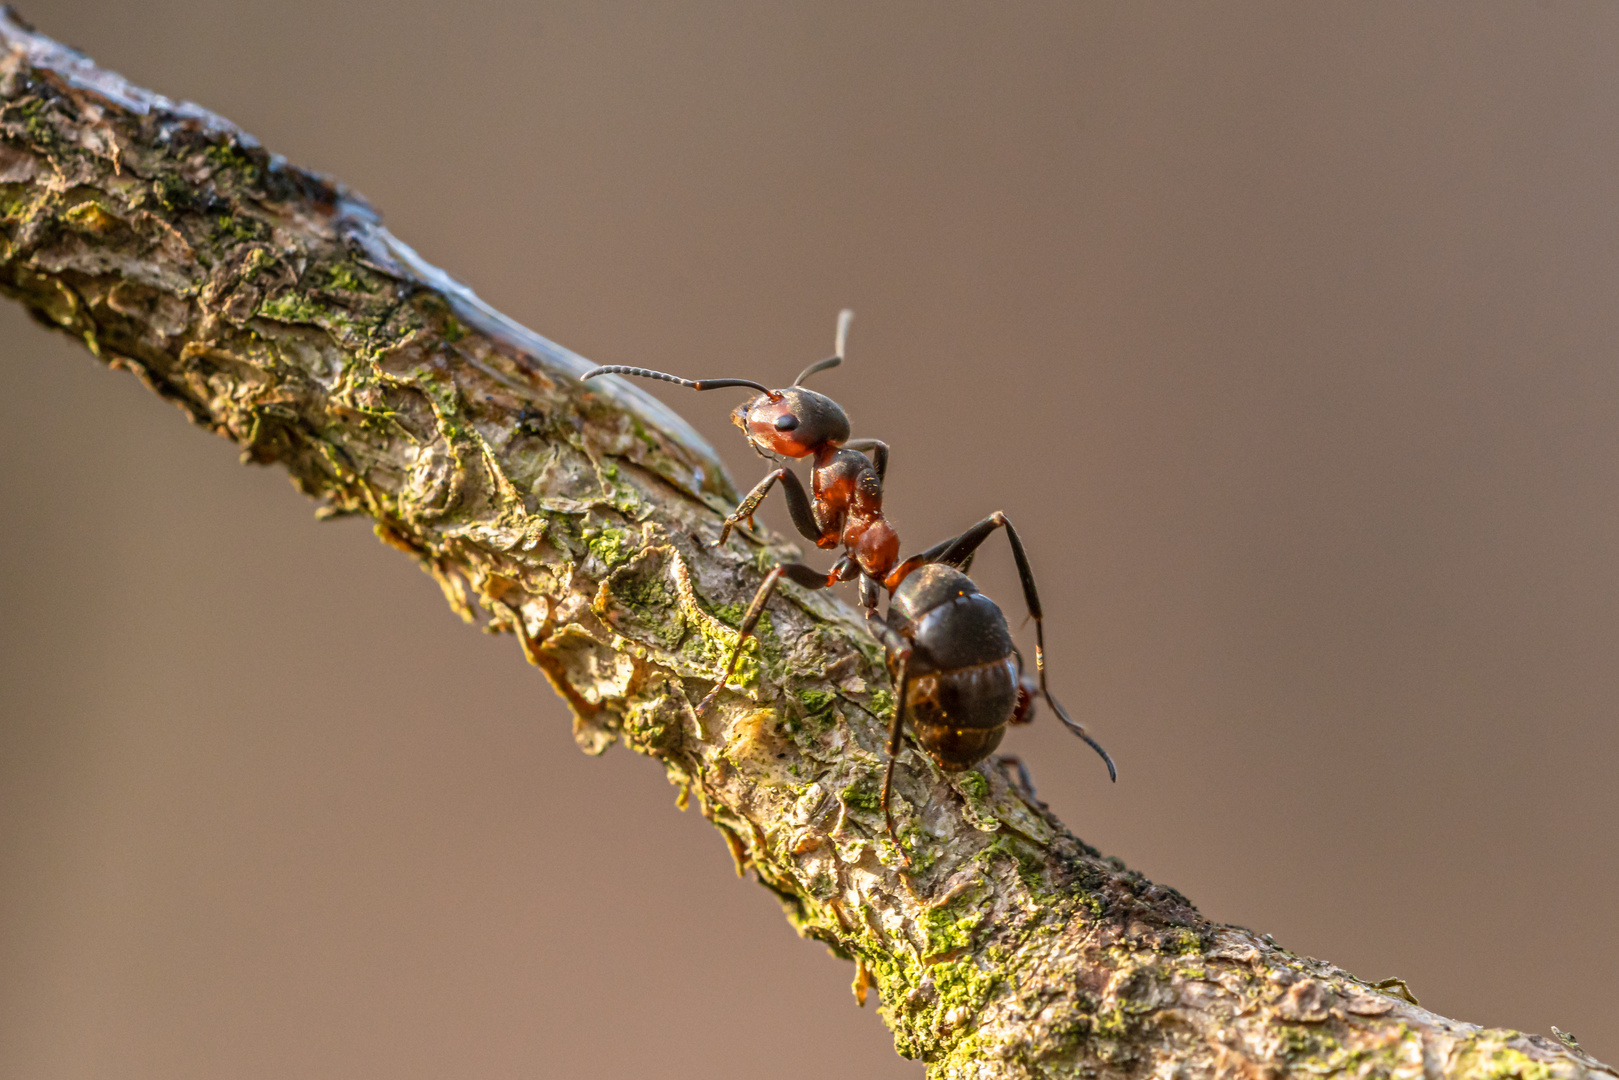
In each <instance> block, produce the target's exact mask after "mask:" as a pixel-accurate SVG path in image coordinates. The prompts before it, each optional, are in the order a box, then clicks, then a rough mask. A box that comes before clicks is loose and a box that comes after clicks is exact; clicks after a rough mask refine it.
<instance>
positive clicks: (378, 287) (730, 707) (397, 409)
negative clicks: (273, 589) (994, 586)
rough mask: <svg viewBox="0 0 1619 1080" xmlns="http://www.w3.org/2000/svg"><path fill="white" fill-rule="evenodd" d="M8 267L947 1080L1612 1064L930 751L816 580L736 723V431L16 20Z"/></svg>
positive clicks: (754, 574)
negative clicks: (889, 769) (590, 760)
mask: <svg viewBox="0 0 1619 1080" xmlns="http://www.w3.org/2000/svg"><path fill="white" fill-rule="evenodd" d="M0 44H3V46H4V50H3V52H4V55H3V56H0V243H3V252H0V289H3V290H4V291H5V292H6V293H7V294H8V295H10V296H12V297H13V298H15V299H17V300H18V301H20V302H21V303H23V304H24V305H25V306H27V308H28V309H29V310H30V311H31V312H32V313H33V314H34V315H35V316H37V317H38V318H39V320H40V321H41V322H43V323H44V324H45V325H47V326H49V327H51V328H53V329H57V330H61V331H64V332H66V333H70V334H72V335H74V336H75V337H77V338H79V339H81V340H83V341H84V343H85V344H86V345H87V346H88V347H89V348H90V350H91V351H92V352H94V353H95V354H96V355H97V356H99V357H101V358H102V359H103V360H105V361H106V362H107V363H109V364H111V365H113V366H116V367H122V368H126V369H128V370H130V371H132V372H134V373H135V374H136V375H137V376H138V377H139V378H140V379H141V380H142V381H143V382H145V383H146V385H148V386H149V387H151V388H152V389H153V390H154V391H156V392H157V393H159V394H161V395H163V396H165V397H167V398H169V399H171V400H172V401H174V402H175V403H176V404H177V405H179V406H180V407H181V408H182V409H183V410H184V411H185V412H186V413H187V414H188V415H189V416H190V417H191V418H192V419H193V420H194V421H195V422H197V423H199V424H203V425H205V426H207V427H209V428H210V429H212V430H214V431H216V432H218V433H219V434H221V435H224V436H226V437H228V438H230V439H233V440H235V441H236V442H238V443H239V444H241V446H242V448H243V457H244V459H246V460H249V461H253V462H258V463H268V462H279V463H280V464H281V465H282V466H284V467H285V468H286V469H287V470H288V472H289V473H290V474H291V475H292V478H293V480H294V482H295V483H297V484H298V486H299V487H300V488H301V489H302V490H304V491H305V492H307V493H308V494H309V495H311V496H313V497H315V498H317V499H320V500H321V501H322V503H323V506H322V510H321V512H322V513H324V514H364V515H367V516H369V517H371V518H372V519H374V521H375V522H376V531H377V534H378V536H379V537H381V538H382V539H383V540H384V541H385V542H386V543H388V544H390V545H392V546H393V547H396V548H399V549H400V550H402V551H405V552H406V553H408V554H409V555H410V556H411V557H412V558H414V559H416V560H417V561H418V562H419V563H420V564H421V565H422V567H423V568H424V569H425V570H427V571H428V572H429V573H430V574H432V575H433V576H434V577H435V578H436V579H437V580H438V582H439V583H440V585H442V586H443V589H444V592H445V595H446V597H447V598H448V599H449V602H450V604H451V606H452V607H453V608H455V609H456V610H457V611H458V612H460V613H461V615H462V616H463V617H464V618H466V619H469V620H471V619H474V618H477V617H478V616H479V613H481V614H482V617H483V618H485V619H487V620H488V622H489V624H490V625H491V627H492V628H495V629H499V630H503V631H509V632H512V633H514V634H515V635H516V636H517V638H518V640H519V642H520V643H521V645H522V649H523V652H524V653H525V655H526V656H527V657H528V659H529V660H530V661H531V662H532V663H534V664H535V665H537V666H538V667H539V668H540V669H541V670H542V671H543V672H544V673H545V674H546V676H547V677H548V678H549V679H550V680H551V682H552V684H553V685H554V686H555V687H556V689H557V691H558V692H559V693H560V694H561V695H562V696H563V697H564V698H565V699H566V700H567V702H568V705H569V707H570V708H571V709H572V711H573V714H574V731H575V734H576V736H577V737H578V739H579V741H580V743H581V744H582V745H583V746H584V747H585V749H586V750H588V751H590V752H592V753H599V752H600V751H602V750H603V749H605V748H606V747H607V746H608V745H609V744H611V743H612V742H614V741H615V740H622V741H623V742H625V743H626V744H627V745H629V746H631V747H632V748H634V749H635V750H637V751H639V752H641V753H644V754H648V755H650V756H652V757H655V758H657V759H658V760H659V761H661V762H662V763H663V764H664V765H665V767H666V768H667V769H668V773H669V777H670V780H671V782H673V783H675V784H676V785H678V786H680V787H681V788H682V790H683V791H684V792H686V793H689V794H690V795H694V796H695V797H696V799H697V801H698V804H699V806H700V807H701V808H702V811H703V813H704V814H705V815H706V816H707V817H708V818H709V819H710V820H712V821H713V822H714V824H715V825H716V826H717V827H718V828H719V830H720V831H721V833H722V834H723V835H724V836H725V839H726V841H727V842H728V843H729V845H730V847H731V850H732V852H733V854H734V855H735V856H736V861H737V866H738V869H739V871H740V870H742V869H744V868H746V867H752V869H753V870H754V871H755V873H756V874H757V876H758V879H759V881H760V882H761V883H762V884H764V885H765V886H766V887H767V888H769V889H770V890H772V891H773V892H774V893H775V894H776V895H777V896H778V897H779V899H780V900H781V903H782V906H783V908H784V909H785V911H786V914H787V917H788V919H789V921H790V922H792V924H793V925H794V926H795V927H796V928H797V929H798V931H799V932H800V933H801V934H803V935H804V936H806V937H812V938H815V939H817V940H819V941H821V942H824V943H825V944H826V945H828V946H829V947H830V948H832V949H833V951H835V952H837V953H838V954H840V955H842V956H845V957H849V958H852V959H853V960H854V961H855V963H856V975H855V987H856V993H857V994H858V995H859V996H860V997H861V998H862V999H864V997H865V995H866V991H867V989H868V988H869V987H875V988H876V990H877V991H878V993H879V995H880V998H881V1011H882V1013H883V1016H884V1018H885V1019H886V1020H887V1021H888V1023H889V1025H890V1026H891V1027H892V1028H893V1030H894V1033H895V1038H896V1043H897V1046H898V1048H899V1051H900V1052H901V1053H902V1054H905V1055H907V1056H910V1057H918V1058H921V1059H923V1060H925V1061H927V1062H929V1063H930V1068H931V1075H934V1076H937V1077H986V1078H987V1077H997V1078H998V1077H1036V1076H1041V1077H1045V1076H1075V1075H1086V1076H1097V1075H1109V1076H1113V1075H1116V1076H1126V1075H1129V1076H1146V1075H1153V1076H1162V1077H1166V1078H1168V1077H1214V1076H1221V1075H1227V1074H1234V1073H1235V1074H1240V1075H1244V1076H1252V1077H1268V1078H1275V1077H1281V1076H1284V1075H1305V1074H1308V1075H1317V1076H1318V1075H1324V1074H1343V1075H1355V1076H1368V1077H1369V1076H1378V1077H1394V1076H1399V1077H1439V1076H1449V1077H1456V1078H1469V1080H1471V1078H1477V1080H1503V1078H1506V1077H1518V1078H1521V1080H1551V1078H1553V1077H1556V1078H1563V1080H1576V1078H1595V1077H1597V1076H1598V1075H1599V1074H1607V1075H1616V1074H1614V1073H1613V1071H1612V1070H1611V1069H1608V1068H1607V1067H1606V1066H1603V1065H1601V1064H1599V1063H1598V1062H1596V1061H1594V1060H1592V1059H1591V1058H1590V1057H1589V1056H1587V1055H1585V1054H1584V1053H1583V1052H1582V1051H1580V1050H1579V1048H1578V1046H1577V1045H1574V1044H1572V1042H1571V1041H1570V1042H1568V1043H1566V1044H1565V1043H1563V1042H1558V1041H1555V1040H1553V1039H1550V1038H1547V1037H1543V1036H1533V1035H1521V1034H1519V1033H1516V1032H1512V1031H1504V1030H1493V1029H1481V1028H1478V1027H1475V1026H1472V1025H1468V1024H1461V1023H1455V1022H1452V1021H1449V1020H1445V1019H1443V1018H1441V1017H1439V1016H1436V1015H1434V1014H1432V1013H1430V1012H1428V1011H1426V1010H1424V1009H1422V1008H1420V1007H1419V1006H1418V1005H1417V1004H1416V1002H1415V1000H1414V999H1413V998H1412V997H1411V996H1410V994H1409V992H1408V991H1407V990H1406V989H1405V987H1404V984H1403V983H1399V982H1398V980H1390V981H1388V982H1387V983H1383V984H1375V985H1374V984H1369V983H1367V982H1365V981H1363V980H1360V979H1357V978H1356V977H1354V976H1352V975H1350V974H1348V973H1347V972H1344V971H1342V970H1340V969H1338V968H1336V967H1333V966H1332V965H1330V964H1326V963H1323V962H1321V961H1318V960H1314V959H1310V958H1306V957H1300V956H1297V955H1295V954H1293V953H1290V952H1288V951H1287V950H1286V949H1284V948H1282V947H1280V946H1278V945H1276V944H1274V943H1273V942H1272V941H1271V939H1270V938H1268V937H1264V938H1260V937H1256V936H1255V935H1254V934H1252V933H1251V932H1249V931H1247V930H1243V929H1240V928H1236V927H1229V926H1219V925H1214V924H1211V923H1209V922H1208V921H1206V920H1205V919H1203V918H1202V916H1200V915H1199V914H1198V912H1197V911H1196V909H1194V908H1193V907H1192V906H1191V905H1190V903H1188V902H1187V900H1186V899H1185V898H1184V897H1182V896H1181V895H1180V894H1178V893H1176V892H1175V891H1173V890H1171V889H1166V888H1163V887H1161V886H1156V885H1154V884H1152V883H1151V882H1149V881H1147V880H1145V879H1144V878H1143V877H1142V876H1141V875H1140V874H1137V873H1135V872H1133V871H1130V870H1128V869H1126V868H1125V867H1124V864H1123V863H1121V862H1120V861H1118V860H1117V859H1109V858H1103V857H1102V856H1100V855H1099V854H1098V853H1097V852H1096V851H1095V850H1094V849H1092V848H1090V847H1088V846H1087V845H1085V844H1084V843H1083V842H1081V841H1080V840H1078V839H1076V838H1075V837H1074V836H1073V835H1072V834H1071V833H1069V832H1068V831H1067V830H1066V829H1065V828H1064V827H1063V826H1062V824H1061V823H1060V822H1058V821H1057V820H1056V819H1055V818H1054V817H1052V816H1051V815H1050V814H1049V813H1048V812H1047V811H1046V809H1045V808H1044V807H1043V806H1041V805H1038V804H1031V803H1030V802H1028V801H1026V800H1025V799H1023V798H1022V797H1021V796H1020V795H1019V794H1018V792H1017V791H1016V789H1015V788H1013V787H1011V786H1009V785H1008V783H1007V781H1006V779H1005V778H1004V777H1003V776H1002V775H1001V774H1000V773H999V772H998V771H997V770H995V769H993V768H988V767H980V768H979V769H977V770H973V771H969V772H966V773H962V774H958V775H955V776H949V775H946V774H944V773H941V772H940V771H938V770H937V769H936V768H935V767H934V766H933V765H932V764H931V763H930V762H929V761H928V760H927V759H926V757H925V756H923V755H921V754H918V753H917V752H915V751H914V750H909V749H908V750H906V751H905V752H904V754H903V755H902V758H901V761H900V768H899V783H898V786H897V793H898V800H897V805H896V811H897V814H898V817H899V819H900V821H901V826H902V830H903V832H904V833H905V835H906V839H907V843H908V844H910V845H912V846H913V847H914V856H913V858H914V865H913V866H911V867H910V868H909V869H904V868H902V867H901V865H900V860H899V858H898V855H897V853H896V852H895V850H894V849H893V847H892V845H891V844H890V843H889V842H888V840H887V839H886V837H885V831H884V826H883V816H882V812H881V810H880V808H879V806H878V799H877V791H878V785H879V783H880V781H881V772H882V767H883V764H884V758H883V752H882V749H883V742H884V731H883V718H884V717H885V716H887V715H889V714H890V710H891V709H892V707H893V702H892V698H891V695H890V691H889V685H890V684H889V679H888V676H887V673H886V672H885V671H884V668H883V663H882V654H881V650H880V649H879V648H878V647H877V646H876V644H875V643H873V642H872V641H871V640H870V638H869V637H868V636H867V634H866V633H865V631H864V629H863V628H862V627H861V626H860V624H859V621H858V619H857V618H856V617H855V615H854V613H853V612H852V611H851V610H850V609H849V608H847V607H846V606H844V605H842V604H840V603H838V602H836V601H834V600H832V599H830V598H829V597H827V596H826V595H825V594H810V593H805V592H802V591H799V590H797V589H796V588H794V587H787V588H784V589H783V590H782V594H781V596H780V598H779V599H778V600H777V601H776V602H775V603H774V604H773V605H772V606H771V608H770V609H769V610H768V612H767V619H766V621H765V622H764V623H762V624H761V630H762V632H761V634H760V636H759V639H758V641H757V643H756V644H755V645H751V646H750V647H749V652H748V653H747V654H746V658H745V663H744V665H743V667H742V668H741V669H740V670H739V672H738V675H737V678H736V679H735V680H734V681H733V683H732V686H731V688H730V690H729V691H727V692H726V693H724V694H723V695H722V696H721V699H720V700H721V708H720V709H719V710H718V713H717V715H714V716H710V717H703V718H700V717H698V716H697V715H696V713H695V712H694V711H693V708H692V705H693V703H695V702H696V701H697V700H699V699H700V698H701V696H702V695H703V694H704V693H705V692H706V691H707V690H708V688H709V686H710V685H711V684H712V681H713V680H714V679H715V678H716V677H718V675H719V665H720V664H721V662H722V661H723V660H724V658H725V655H726V652H727V650H728V648H729V647H730V645H731V644H732V643H733V642H734V641H735V639H736V631H735V627H736V625H737V623H738V621H739V616H740V613H741V611H742V608H743V607H744V605H745V603H746V601H747V600H748V598H749V597H750V596H751V595H752V592H753V590H754V588H755V587H756V585H757V583H758V581H759V579H760V576H761V572H762V570H763V569H764V568H765V567H767V566H768V565H769V563H770V562H771V560H773V559H775V558H779V557H781V556H782V555H783V554H785V553H786V551H787V550H788V549H787V548H785V547H783V546H782V545H781V544H780V543H779V542H778V541H776V540H775V539H774V538H772V537H769V536H768V535H759V536H743V537H737V538H734V539H732V540H731V541H730V543H729V544H727V545H725V546H723V547H722V546H717V545H716V540H717V537H718V534H719V523H720V518H721V516H722V515H723V513H724V512H725V511H726V510H727V509H729V505H728V503H729V501H730V500H733V499H734V498H735V493H734V492H733V491H732V489H731V486H730V483H729V481H728V479H727V478H726V476H725V474H724V471H723V469H722V467H721V466H720V464H719V462H718V460H717V459H716V458H715V456H714V454H713V452H712V450H711V449H710V448H709V447H708V446H707V445H706V444H705V443H704V442H703V441H702V439H701V438H700V437H699V436H697V435H696V433H695V432H693V431H692V430H691V428H689V427H688V426H687V425H686V424H685V422H684V421H682V420H681V419H680V418H679V417H678V416H677V415H675V414H674V413H672V412H671V411H669V410H668V409H667V408H665V407H664V406H662V405H660V404H659V403H658V402H657V401H655V400H654V399H652V398H650V397H648V396H646V395H645V394H643V393H641V392H640V391H638V390H636V389H635V388H633V387H631V386H629V385H628V384H624V383H620V382H616V381H614V380H601V381H600V382H596V383H592V384H590V385H589V386H586V385H585V384H582V383H580V382H579V381H578V379H577V376H578V375H579V374H581V373H582V372H583V371H584V370H585V368H586V367H587V365H586V364H585V363H584V361H582V360H581V359H580V358H579V357H577V356H574V355H573V354H572V353H570V352H568V351H566V350H565V349H562V348H559V347H558V346H556V345H554V344H552V343H551V342H549V341H546V340H545V339H543V338H541V337H539V336H537V335H535V334H533V333H531V332H529V331H527V330H525V329H523V328H522V327H520V326H517V325H516V324H515V323H512V322H511V321H510V320H508V319H506V318H504V317H503V316H501V315H499V314H498V313H496V312H494V311H493V310H491V309H490V308H488V307H487V306H486V305H484V304H483V303H482V302H480V301H479V300H478V299H477V297H475V296H474V295H473V294H472V293H471V292H470V291H469V290H467V289H466V288H464V287H463V286H461V285H459V284H457V283H456V282H454V281H452V280H450V279H449V278H448V277H447V276H445V275H444V274H443V273H442V272H440V271H438V270H436V269H434V268H433V267H431V266H428V265H426V264H425V263H423V262H422V261H421V260H420V259H419V258H418V257H417V256H416V254H415V253H414V252H412V251H411V250H410V248H408V247H406V246H405V245H404V244H402V243H400V242H399V241H398V240H396V239H395V238H394V237H393V236H392V235H390V234H389V233H388V231H387V230H386V229H384V228H383V227H382V226H381V224H380V223H379V220H378V218H377V216H376V214H375V213H374V212H372V210H371V209H370V208H369V207H368V206H367V205H366V204H365V203H364V201H363V200H361V199H360V198H359V197H358V196H357V195H355V194H354V193H353V192H350V191H348V190H347V189H345V188H344V187H342V186H341V185H339V184H337V183H335V182H333V181H330V180H327V179H325V178H322V177H319V176H315V175H312V174H310V173H307V172H303V171H301V170H298V169H296V168H293V167H292V166H289V165H288V164H287V163H286V162H285V161H283V160H281V159H280V158H278V157H276V156H274V155H271V154H267V153H266V152H265V151H263V150H262V149H260V148H259V146H258V144H257V143H256V142H255V141H254V140H253V139H252V138H250V137H249V136H247V135H246V134H244V133H243V132H241V131H239V130H238V129H236V128H235V127H234V126H232V125H231V124H230V123H228V122H226V121H225V120H222V119H221V118H219V117H217V116H214V115H213V114H211V113H208V112H206V111H205V110H203V109H201V108H199V107H197V106H195V105H191V104H188V103H180V104H177V103H175V102H172V101H169V100H168V99H166V98H163V97H161V96H159V95H156V94H152V93H150V92H148V91H145V90H141V89H139V88H136V87H133V86H131V85H129V84H128V83H127V82H125V81H124V80H123V79H121V78H120V77H118V76H116V75H113V74H111V73H109V72H105V71H102V70H100V69H98V68H96V67H95V66H94V65H93V64H92V63H91V62H90V61H89V60H87V59H86V58H84V57H82V56H80V55H78V54H76V53H73V52H71V51H70V50H67V49H64V48H63V47H61V46H59V45H57V44H56V43H55V42H53V41H51V40H50V39H48V38H45V37H43V36H40V35H38V34H36V33H34V32H33V31H32V30H31V29H30V28H28V27H26V26H25V25H24V24H23V23H22V22H21V21H20V20H19V19H18V18H17V17H16V16H15V15H14V14H12V13H10V11H9V10H7V11H6V12H5V13H4V14H0Z"/></svg>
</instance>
